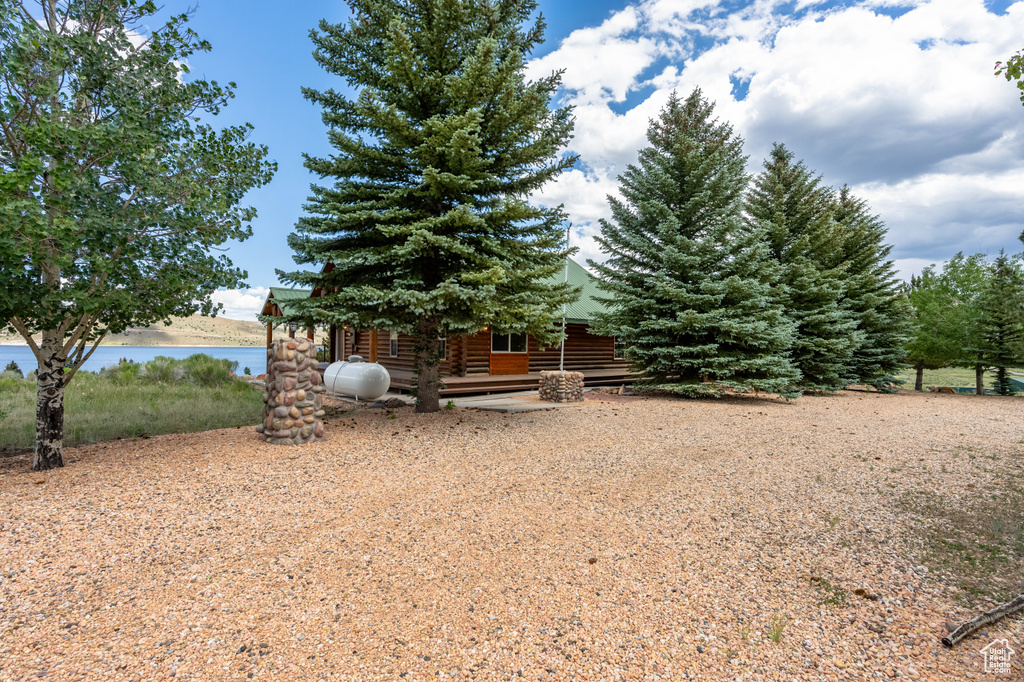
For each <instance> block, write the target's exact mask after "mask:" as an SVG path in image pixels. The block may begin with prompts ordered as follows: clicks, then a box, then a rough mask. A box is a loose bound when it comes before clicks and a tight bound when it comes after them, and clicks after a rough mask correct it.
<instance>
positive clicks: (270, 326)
mask: <svg viewBox="0 0 1024 682" xmlns="http://www.w3.org/2000/svg"><path fill="white" fill-rule="evenodd" d="M272 345H274V325H273V323H271V322H267V350H270V347H271V346H272ZM269 373H270V356H269V355H267V374H269Z"/></svg>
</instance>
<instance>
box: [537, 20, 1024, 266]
mask: <svg viewBox="0 0 1024 682" xmlns="http://www.w3.org/2000/svg"><path fill="white" fill-rule="evenodd" d="M897 10H898V11H897ZM1021 35H1024V0H1019V1H1018V2H1016V3H1014V4H1012V5H1011V6H1009V7H1008V8H1007V10H1006V11H1005V12H1002V13H996V12H993V11H990V10H989V9H988V8H987V6H986V3H985V2H984V0H839V2H834V1H833V2H824V1H819V0H799V1H798V2H797V3H796V4H795V6H794V4H793V3H792V2H791V1H783V0H752V1H751V2H749V3H748V4H747V5H745V6H742V7H739V8H737V7H736V5H735V3H731V2H730V3H726V2H724V1H722V0H644V1H642V2H639V3H636V4H633V5H631V6H629V7H627V8H626V9H624V10H622V11H620V12H617V13H615V14H613V15H612V16H610V17H609V18H608V19H607V20H605V21H604V22H603V23H602V24H601V25H599V26H595V27H590V28H584V29H580V30H577V31H575V32H573V33H572V34H570V35H569V36H568V37H567V38H566V39H565V40H563V41H562V43H561V45H560V46H559V47H558V49H557V50H555V51H554V52H551V53H549V54H547V55H546V56H544V57H543V58H542V59H538V60H536V61H534V62H533V63H532V64H531V69H532V73H533V74H534V75H539V74H542V73H549V72H550V71H552V70H554V69H558V68H564V69H565V70H566V72H565V76H564V88H563V90H562V92H561V93H560V99H561V101H562V102H563V103H565V104H571V105H574V106H575V107H576V110H575V114H576V138H575V139H574V140H573V142H572V143H571V145H570V147H571V149H572V151H575V152H576V153H578V154H580V157H581V164H580V167H579V168H578V169H575V170H573V171H572V172H571V173H568V174H566V175H565V176H563V178H562V179H561V180H560V181H559V182H558V183H557V184H556V185H553V186H552V187H549V188H547V189H546V190H545V192H544V194H543V196H542V197H540V198H539V200H540V201H543V202H544V203H552V202H564V203H565V205H566V208H567V209H568V211H569V213H570V215H571V217H572V219H573V221H574V223H575V224H576V225H577V226H580V228H581V230H582V234H581V235H580V241H581V242H582V243H581V244H580V245H581V248H582V250H583V252H584V253H585V254H586V255H591V254H594V255H597V254H598V250H597V248H596V246H595V245H594V243H593V240H592V238H591V235H593V234H594V232H595V231H596V229H597V227H596V226H597V221H598V220H599V219H600V218H602V217H607V215H608V209H607V203H606V201H605V196H606V195H608V194H610V193H614V192H615V191H616V178H617V176H618V174H619V173H621V172H622V170H623V169H624V168H625V166H626V165H627V164H629V163H632V162H633V161H634V160H635V159H636V151H637V150H638V149H639V148H640V147H642V146H644V144H646V138H645V133H646V127H647V123H648V121H649V120H650V119H651V118H653V117H656V116H657V115H658V112H659V110H660V108H661V107H662V106H663V105H664V102H665V100H666V99H667V96H668V93H669V92H671V91H672V90H673V89H675V90H678V91H679V92H680V93H681V94H684V95H685V94H688V93H689V91H690V90H692V88H694V87H698V86H699V87H701V88H702V90H703V91H704V93H705V95H706V96H707V97H709V98H710V99H713V100H715V101H716V103H717V111H718V114H719V116H720V117H721V118H722V119H724V120H728V121H730V122H731V123H732V124H733V125H734V126H735V128H736V131H737V132H738V133H739V134H740V135H742V136H743V137H744V138H745V139H746V141H747V152H748V153H749V154H750V155H751V160H750V164H749V170H750V171H751V172H756V171H758V170H759V169H760V166H761V161H762V159H764V158H765V157H766V156H767V154H768V151H769V150H770V148H771V145H772V143H773V142H776V141H781V142H785V143H786V144H787V145H788V146H789V147H790V148H792V149H793V151H794V152H795V153H796V154H797V155H798V156H799V157H801V158H803V159H804V160H805V161H806V162H807V164H808V165H809V166H810V167H812V168H814V169H816V170H817V171H818V172H820V173H822V174H823V176H824V179H825V182H827V183H829V184H832V185H835V186H839V185H843V184H849V185H851V186H852V187H853V189H854V191H855V192H856V193H858V194H860V195H862V196H864V197H865V198H866V199H868V200H869V201H870V202H871V205H872V208H873V209H874V211H875V212H877V213H878V214H879V215H880V216H881V218H882V219H883V220H885V221H886V223H887V224H888V225H889V227H890V240H891V242H892V243H893V244H894V246H895V249H894V252H893V256H894V257H895V258H897V259H898V260H899V262H900V263H901V264H906V265H907V266H911V265H913V264H915V263H917V262H918V260H920V261H921V262H925V261H927V262H932V261H934V260H942V259H944V258H948V257H949V256H950V255H952V254H953V253H955V252H956V251H960V250H963V251H965V252H976V251H988V252H994V251H996V250H998V249H999V248H1000V247H1005V248H1007V249H1013V248H1017V247H1019V242H1016V236H1017V235H1018V234H1019V233H1020V229H1021V227H1022V225H1021V224H1020V223H1021V220H1020V217H1019V216H1020V205H1021V200H1022V199H1024V191H1022V188H1024V154H1022V153H1021V152H1024V111H1022V109H1021V107H1020V102H1019V101H1018V99H1017V92H1016V90H1015V89H1014V88H1012V87H1010V86H1009V85H1008V84H1007V83H1006V82H1005V81H1004V80H1003V79H1000V78H996V77H995V76H994V75H993V65H994V63H995V62H996V61H998V60H1000V59H1005V58H1006V56H1008V55H1010V54H1013V53H1014V52H1016V51H1017V50H1019V49H1020V47H1021V46H1022V45H1021V42H1022V41H1021V38H1020V36H1021ZM925 264H927V263H926V262H925Z"/></svg>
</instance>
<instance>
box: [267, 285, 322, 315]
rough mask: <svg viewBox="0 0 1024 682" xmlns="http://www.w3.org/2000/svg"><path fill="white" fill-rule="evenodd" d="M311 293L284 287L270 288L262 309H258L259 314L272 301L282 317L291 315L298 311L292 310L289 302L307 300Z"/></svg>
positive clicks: (311, 291)
mask: <svg viewBox="0 0 1024 682" xmlns="http://www.w3.org/2000/svg"><path fill="white" fill-rule="evenodd" d="M312 293H313V290H312V289H288V288H285V287H270V291H269V292H268V293H267V298H266V299H265V300H264V301H263V307H262V308H260V312H263V311H264V310H266V309H267V303H269V302H270V301H271V300H273V302H274V303H276V304H277V306H278V307H279V308H280V309H281V314H282V315H284V316H288V315H293V314H295V313H297V312H298V311H297V310H296V309H295V308H293V307H292V306H291V305H290V304H289V301H297V300H300V299H304V298H309V295H310V294H312Z"/></svg>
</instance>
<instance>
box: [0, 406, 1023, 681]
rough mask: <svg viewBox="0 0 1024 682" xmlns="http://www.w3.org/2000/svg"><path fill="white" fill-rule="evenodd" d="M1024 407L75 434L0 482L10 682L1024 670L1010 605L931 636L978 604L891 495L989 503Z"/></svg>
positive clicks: (548, 415) (619, 410)
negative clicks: (923, 551) (84, 440)
mask: <svg viewBox="0 0 1024 682" xmlns="http://www.w3.org/2000/svg"><path fill="white" fill-rule="evenodd" d="M1022 414H1024V399H1001V398H995V397H974V396H947V395H915V394H901V395H878V394H871V393H859V392H852V391H848V392H843V393H841V394H839V395H837V396H834V397H828V398H810V397H807V398H802V399H800V400H798V401H795V402H793V403H786V402H783V401H779V400H772V399H766V398H753V397H749V398H748V397H739V398H730V399H726V400H722V401H681V400H674V399H661V398H643V399H635V400H622V399H617V400H601V399H593V400H587V401H586V402H585V403H583V404H581V405H579V406H573V407H569V408H563V409H560V410H556V411H544V412H528V413H524V414H515V415H504V414H496V413H489V412H482V411H478V410H472V409H462V408H460V409H457V410H454V411H450V412H442V413H441V414H437V415H416V414H414V413H413V411H412V410H411V409H409V408H404V409H398V410H396V411H394V412H393V413H389V412H384V411H381V410H368V409H365V408H359V409H357V410H355V411H353V412H351V413H349V414H345V415H336V416H334V417H333V418H329V419H328V422H327V432H328V437H327V440H326V441H324V442H321V443H317V444H315V445H307V446H300V447H282V446H271V445H265V444H262V443H259V442H258V441H257V440H256V433H255V431H253V430H251V429H228V430H222V431H212V432H208V433H201V434H193V435H181V436H163V437H157V438H152V439H149V440H139V441H118V442H114V443H106V444H99V445H93V446H87V447H81V448H75V449H72V450H70V460H71V463H70V465H69V466H67V467H66V468H64V469H62V470H59V471H53V472H47V473H45V474H36V473H31V472H28V471H26V470H25V467H24V466H21V465H20V464H19V466H17V467H12V466H8V467H7V468H5V469H2V470H0V472H2V474H3V475H0V569H2V572H0V679H3V680H14V679H26V678H32V679H38V678H44V679H54V680H57V679H61V680H63V679H69V680H70V679H80V680H98V679H104V680H119V679H142V680H157V679H168V678H170V677H171V676H174V677H176V678H177V679H195V680H214V679H247V678H253V679H275V680H290V679H295V680H305V679H318V678H325V679H336V680H349V679H383V680H397V679H405V680H440V679H451V678H455V679H481V680H490V679H520V677H521V678H525V679H530V680H549V679H559V680H569V679H572V680H578V679H591V680H598V679H608V680H618V679H628V680H634V679H664V680H681V679H682V680H685V679H696V678H700V679H705V680H783V679H784V680H794V679H796V680H836V679H858V680H860V679H883V678H885V679H891V678H894V677H897V676H905V677H909V678H911V679H950V680H954V679H955V680H959V679H970V678H977V679H996V678H995V677H994V676H991V675H986V674H985V673H984V671H983V657H982V654H981V653H980V650H981V648H982V647H984V646H985V645H986V644H988V642H989V641H991V640H992V639H996V638H1006V639H1008V640H1009V643H1010V645H1011V646H1012V647H1013V648H1014V650H1015V651H1017V652H1019V653H1017V654H1016V658H1015V660H1014V667H1013V670H1012V674H1011V675H1010V676H1009V677H1007V679H1010V678H1012V679H1022V678H1024V666H1022V665H1021V663H1022V660H1024V618H1021V617H1020V616H1017V617H1012V618H1009V619H1007V620H1005V621H1003V622H1002V623H1000V624H998V625H997V626H994V627H991V628H990V629H989V630H986V631H985V632H984V633H983V634H982V635H981V636H975V637H973V638H971V639H969V640H967V641H965V642H964V643H963V644H961V645H960V646H959V647H958V648H957V649H956V650H954V651H952V652H950V651H946V650H944V649H943V648H942V646H941V645H940V644H939V639H940V637H942V636H943V635H944V634H945V632H946V629H945V624H946V623H947V622H949V621H954V622H959V621H960V620H964V619H967V618H969V617H971V616H973V615H974V613H973V609H968V608H967V607H965V606H963V605H961V604H962V602H961V601H960V600H959V599H958V598H959V597H960V596H961V595H959V594H958V592H959V588H957V587H955V586H954V584H953V583H952V582H951V581H949V580H946V579H945V578H944V577H943V576H941V575H936V574H935V572H934V571H931V572H929V571H926V570H924V567H921V568H919V567H918V561H917V560H916V559H915V558H914V552H915V551H916V550H915V547H916V545H915V543H914V540H913V538H912V537H911V535H910V534H909V533H908V530H907V523H906V521H905V519H903V518H902V517H901V512H900V509H899V505H898V504H897V503H896V500H898V499H899V496H900V495H901V494H902V493H904V492H906V491H910V490H919V489H922V488H927V489H929V490H932V489H934V490H941V491H943V492H945V493H948V494H949V495H953V496H955V495H960V494H961V493H963V494H966V491H967V490H968V488H967V487H966V486H967V485H968V484H970V485H971V489H973V490H979V491H995V492H998V489H999V486H1000V485H1002V478H1004V477H1002V476H1000V475H999V473H998V471H999V470H1002V471H1004V472H1006V471H1008V472H1009V473H1013V474H1014V475H1019V474H1020V473H1021V463H1022V458H1021V453H1022V450H1024V447H1022V446H1021V444H1020V443H1021V439H1022V437H1024V435H1022V429H1021V424H1022V419H1021V416H1022ZM965 446H969V447H972V448H977V449H978V451H981V452H984V453H985V454H986V456H987V457H989V458H994V459H986V460H985V462H986V466H980V465H979V464H978V460H972V459H968V458H967V457H964V456H963V448H964V447H965ZM993 462H995V465H993V466H994V468H995V469H996V471H997V473H993V466H987V465H990V464H993ZM1019 578H1020V576H1017V579H1019ZM1008 579H1009V578H1008ZM858 593H860V594H858ZM975 607H977V605H975ZM773 634H774V635H777V637H776V638H777V639H778V640H779V641H777V642H776V641H773V637H772V635H773ZM1004 677H1005V676H1004Z"/></svg>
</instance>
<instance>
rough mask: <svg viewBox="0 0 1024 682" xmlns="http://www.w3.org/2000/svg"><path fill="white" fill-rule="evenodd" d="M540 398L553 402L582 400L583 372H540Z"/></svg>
mask: <svg viewBox="0 0 1024 682" xmlns="http://www.w3.org/2000/svg"><path fill="white" fill-rule="evenodd" d="M540 399H541V400H549V401H551V402H553V403H580V402H583V372H558V371H550V372H541V373H540Z"/></svg>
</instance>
